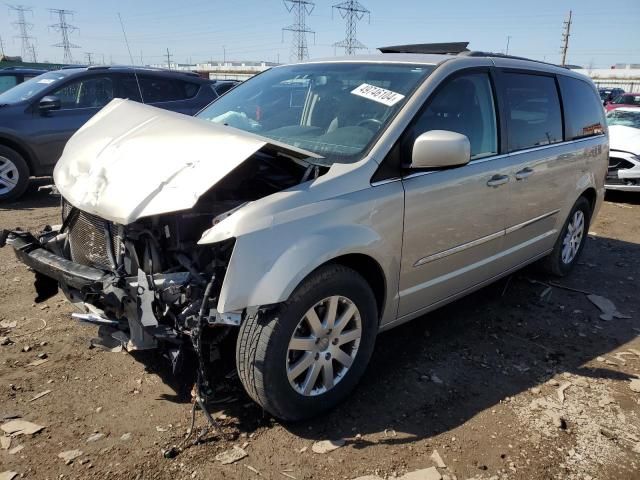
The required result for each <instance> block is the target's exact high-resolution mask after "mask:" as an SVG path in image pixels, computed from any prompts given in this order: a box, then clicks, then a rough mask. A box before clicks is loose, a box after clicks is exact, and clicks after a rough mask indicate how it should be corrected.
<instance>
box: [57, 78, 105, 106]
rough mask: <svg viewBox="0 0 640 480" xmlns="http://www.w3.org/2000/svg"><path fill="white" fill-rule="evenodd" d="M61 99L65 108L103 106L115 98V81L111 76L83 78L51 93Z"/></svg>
mask: <svg viewBox="0 0 640 480" xmlns="http://www.w3.org/2000/svg"><path fill="white" fill-rule="evenodd" d="M51 95H54V96H56V97H58V98H59V99H60V108H61V109H63V110H68V109H77V108H102V107H104V106H105V105H106V104H107V103H109V102H110V101H111V100H112V99H113V81H112V80H111V78H110V77H91V78H82V79H79V80H75V81H72V82H70V83H68V84H66V85H65V86H64V87H62V88H60V89H58V90H55V91H54V92H52V93H51Z"/></svg>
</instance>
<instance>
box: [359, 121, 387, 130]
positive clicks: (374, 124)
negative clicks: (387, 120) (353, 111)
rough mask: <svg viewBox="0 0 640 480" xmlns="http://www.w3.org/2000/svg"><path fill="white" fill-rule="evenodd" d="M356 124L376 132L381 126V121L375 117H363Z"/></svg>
mask: <svg viewBox="0 0 640 480" xmlns="http://www.w3.org/2000/svg"><path fill="white" fill-rule="evenodd" d="M356 126H358V127H365V128H368V129H369V130H373V131H374V132H377V131H378V130H380V127H382V121H381V120H378V119H377V118H365V119H364V120H360V121H359V122H358V123H357V124H356Z"/></svg>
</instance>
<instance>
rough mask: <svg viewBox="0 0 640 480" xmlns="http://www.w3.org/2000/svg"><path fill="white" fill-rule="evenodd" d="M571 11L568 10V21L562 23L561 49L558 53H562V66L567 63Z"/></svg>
mask: <svg viewBox="0 0 640 480" xmlns="http://www.w3.org/2000/svg"><path fill="white" fill-rule="evenodd" d="M571 13H572V12H571V10H569V19H568V20H565V21H564V30H563V32H562V47H561V49H560V53H562V64H561V65H562V66H563V67H564V66H565V65H566V63H567V50H569V35H570V34H571Z"/></svg>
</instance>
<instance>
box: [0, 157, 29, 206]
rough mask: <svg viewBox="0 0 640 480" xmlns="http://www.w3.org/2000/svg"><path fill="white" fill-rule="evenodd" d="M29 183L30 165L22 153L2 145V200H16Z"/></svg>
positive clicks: (0, 182) (0, 178) (0, 195)
mask: <svg viewBox="0 0 640 480" xmlns="http://www.w3.org/2000/svg"><path fill="white" fill-rule="evenodd" d="M28 185H29V166H28V165H27V162H25V160H24V158H22V155H20V154H19V153H18V152H16V151H15V150H13V149H11V148H9V147H5V146H3V145H0V202H5V201H10V200H16V199H18V198H20V197H21V196H22V194H23V193H24V192H25V190H26V189H27V186H28Z"/></svg>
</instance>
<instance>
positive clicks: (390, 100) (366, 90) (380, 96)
mask: <svg viewBox="0 0 640 480" xmlns="http://www.w3.org/2000/svg"><path fill="white" fill-rule="evenodd" d="M351 93H353V94H354V95H358V96H359V97H364V98H368V99H369V100H373V101H374V102H378V103H382V104H383V105H386V106H387V107H392V106H394V105H395V104H396V103H398V102H399V101H400V100H402V99H403V98H404V95H401V94H399V93H396V92H393V91H391V90H387V89H386V88H382V87H376V86H375V85H369V84H368V83H363V84H362V85H360V86H359V87H356V88H354V89H353V90H351Z"/></svg>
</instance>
